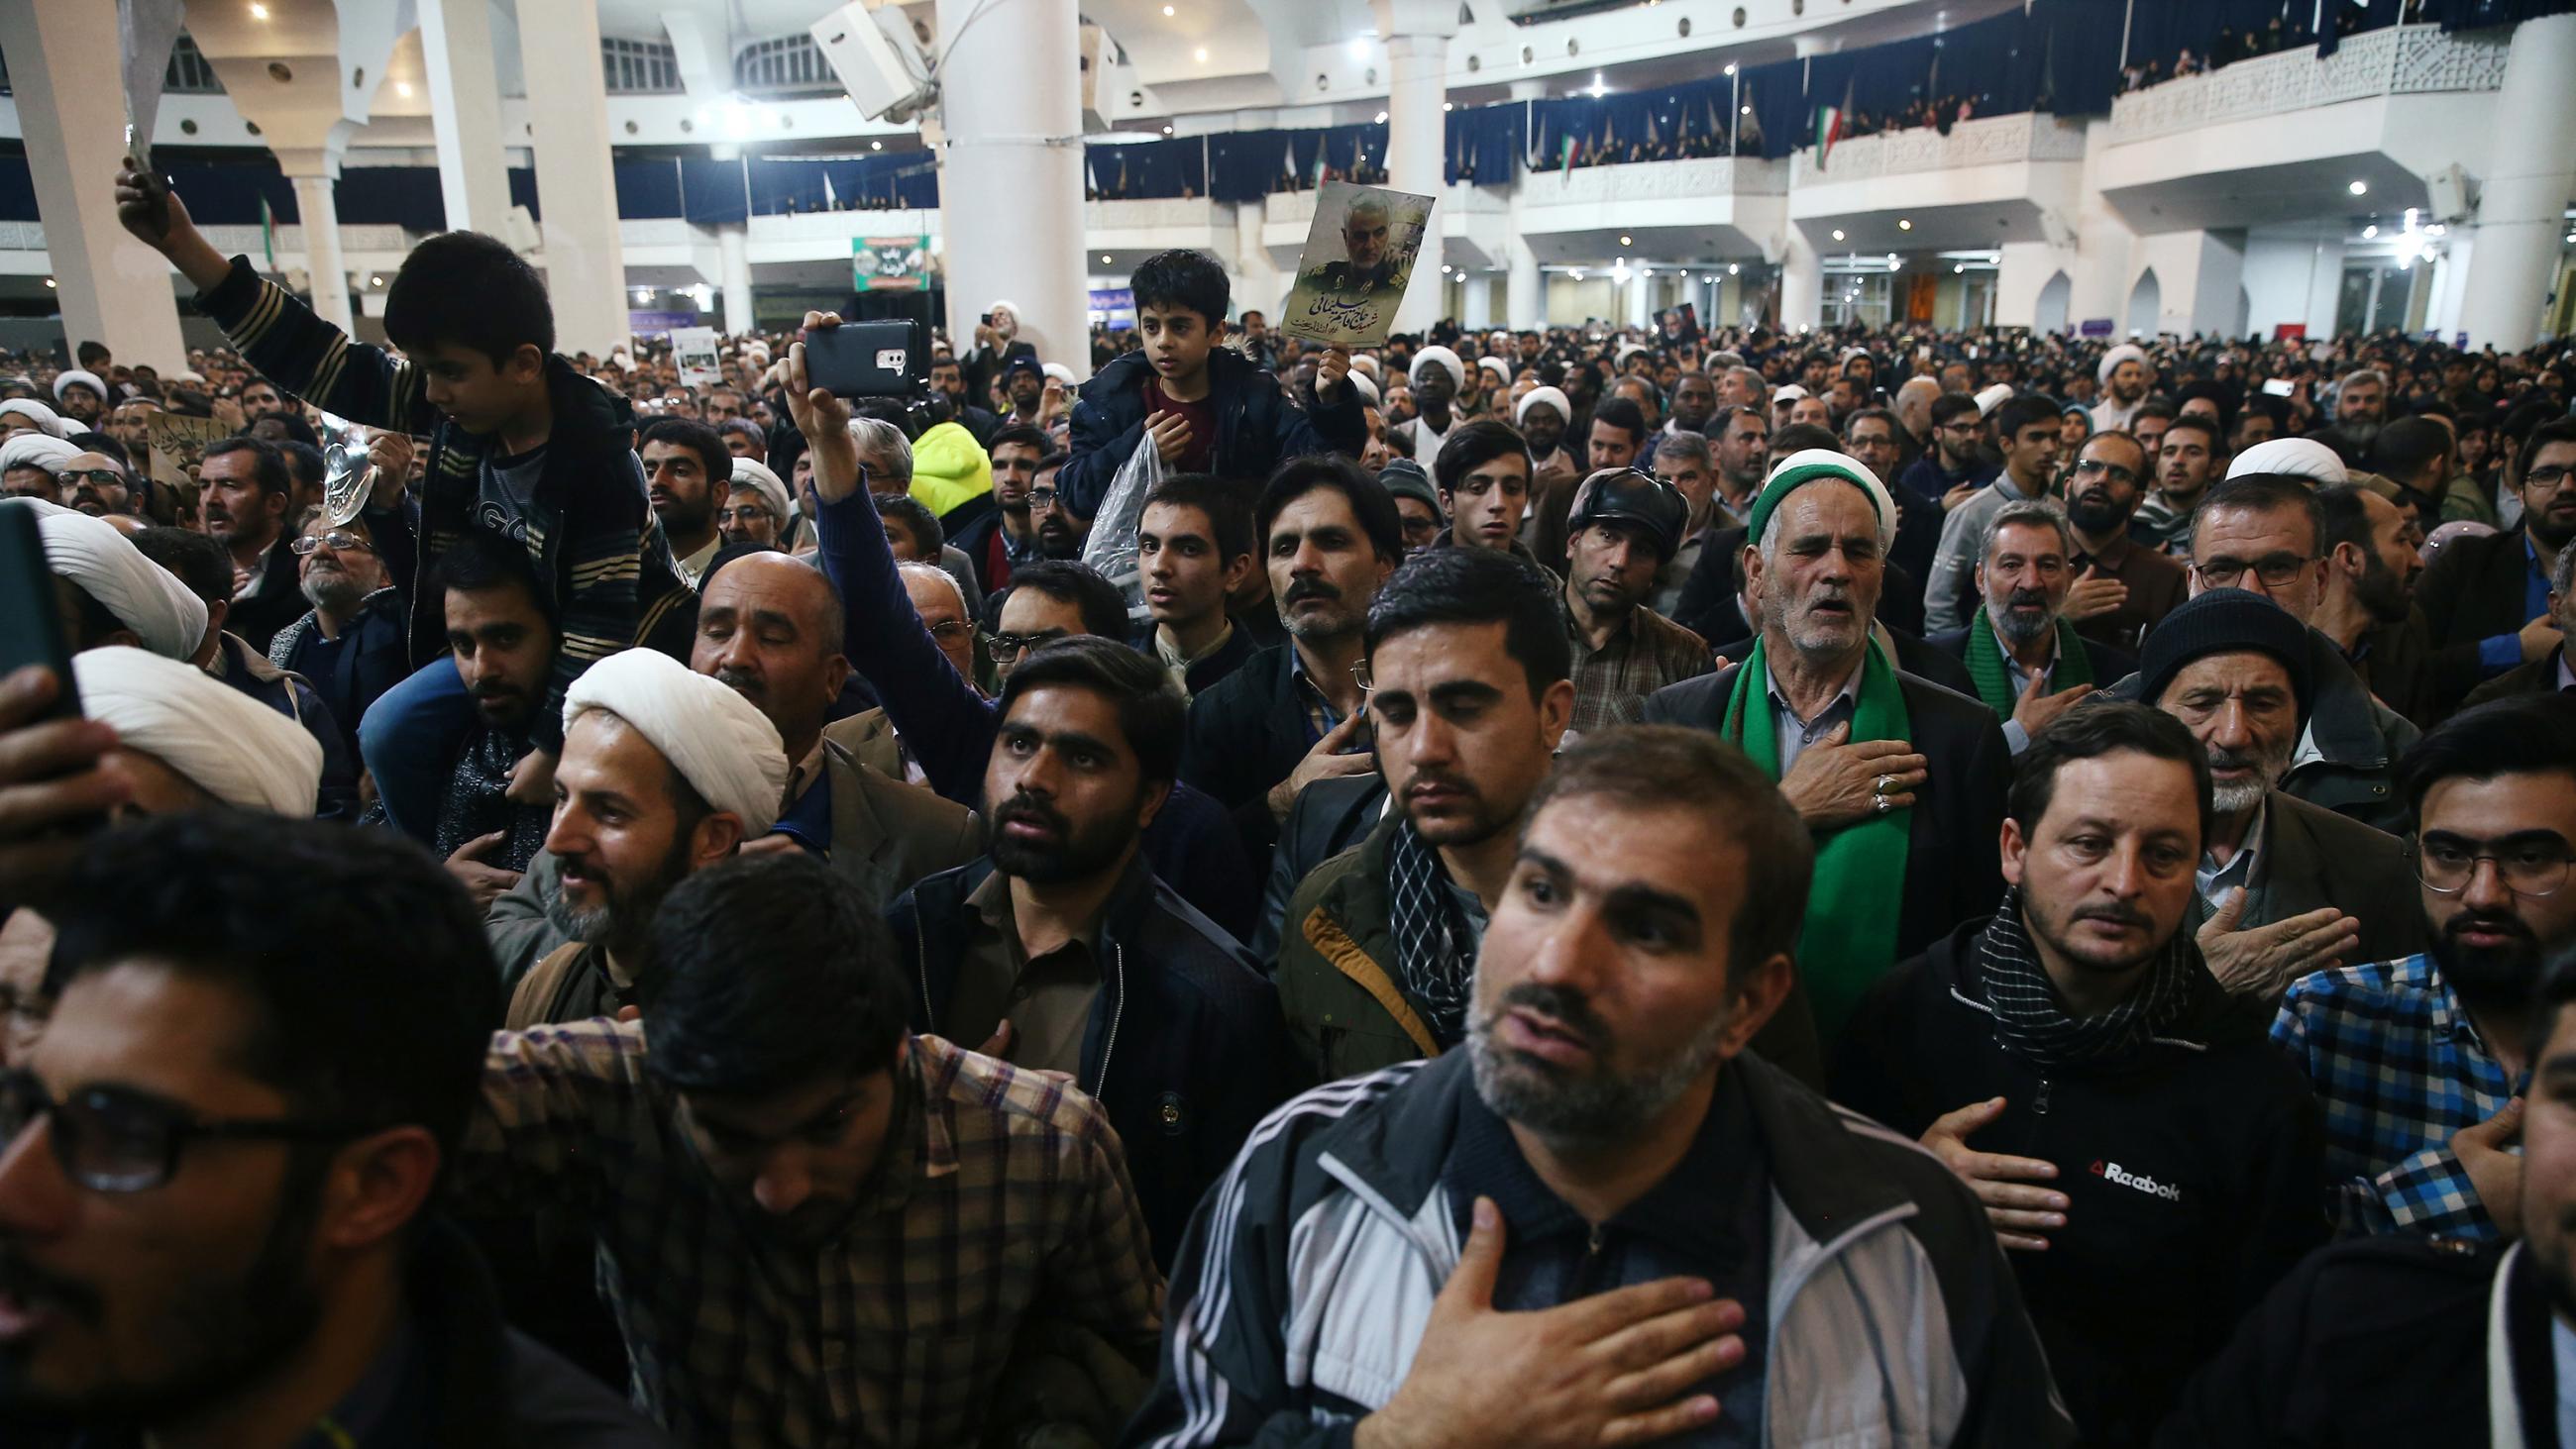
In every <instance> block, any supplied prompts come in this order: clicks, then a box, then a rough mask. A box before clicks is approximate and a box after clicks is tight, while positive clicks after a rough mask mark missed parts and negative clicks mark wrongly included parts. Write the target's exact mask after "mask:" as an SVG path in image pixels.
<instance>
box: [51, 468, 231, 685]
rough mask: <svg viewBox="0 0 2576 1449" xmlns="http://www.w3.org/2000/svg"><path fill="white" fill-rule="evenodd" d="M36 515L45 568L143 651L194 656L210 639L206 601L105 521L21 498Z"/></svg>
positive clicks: (169, 655) (175, 655) (61, 507)
mask: <svg viewBox="0 0 2576 1449" xmlns="http://www.w3.org/2000/svg"><path fill="white" fill-rule="evenodd" d="M19 502H20V503H21V504H22V505H24V506H27V507H31V508H34V509H35V510H36V513H37V518H36V536H37V537H38V538H40V539H42V540H44V544H45V567H46V568H48V569H50V570H52V571H53V572H54V573H57V574H60V575H61V576H62V577H64V578H67V579H69V580H71V581H72V582H73V583H76V584H78V585H80V587H81V592H82V593H85V594H87V595H89V596H90V597H91V598H93V599H96V600H97V601H98V604H99V607H100V608H103V609H105V610H107V611H108V612H109V613H111V614H113V615H115V616H116V621H117V622H118V623H120V624H123V625H124V626H125V627H126V628H128V629H131V630H133V631H134V634H135V637H136V638H138V639H141V640H142V641H143V647H145V648H146V649H149V650H151V651H152V652H153V653H155V654H159V655H164V656H166V657H168V658H171V659H187V658H190V657H191V656H193V655H195V654H196V652H197V646H198V645H199V644H202V643H204V642H205V639H206V601H205V600H203V599H200V598H198V597H197V596H196V595H195V594H192V593H190V592H189V591H188V586H187V585H186V584H183V583H181V582H179V578H178V576H177V575H176V574H173V573H171V572H170V571H169V570H168V569H165V568H163V567H161V566H160V565H159V564H156V563H154V562H153V561H152V560H150V559H148V558H145V557H144V556H143V550H141V549H139V548H136V547H135V546H134V541H133V540H132V539H130V538H127V537H126V536H125V535H124V534H121V533H119V532H117V531H116V526H115V525H114V524H111V523H109V522H108V521H107V520H105V519H103V518H92V517H90V516H89V515H88V514H86V513H75V512H73V511H72V510H70V509H68V508H65V507H63V506H61V505H60V504H54V503H47V502H44V501H43V500H42V499H34V498H27V499H20V500H19Z"/></svg>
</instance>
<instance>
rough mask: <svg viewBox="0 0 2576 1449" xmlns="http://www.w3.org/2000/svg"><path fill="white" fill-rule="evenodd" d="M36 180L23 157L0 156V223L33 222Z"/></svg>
mask: <svg viewBox="0 0 2576 1449" xmlns="http://www.w3.org/2000/svg"><path fill="white" fill-rule="evenodd" d="M37 219H38V218H37V216H36V178H35V177H34V176H33V175H32V174H30V173H29V172H28V170H27V158H26V157H24V156H0V221H35V220H37Z"/></svg>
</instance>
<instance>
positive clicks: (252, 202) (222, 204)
mask: <svg viewBox="0 0 2576 1449" xmlns="http://www.w3.org/2000/svg"><path fill="white" fill-rule="evenodd" d="M172 154H173V153H171V152H168V151H164V152H162V153H161V154H160V165H161V168H162V171H163V173H164V174H165V175H167V176H168V177H169V178H170V185H171V186H172V188H173V189H175V190H176V191H177V192H178V193H179V196H180V199H181V200H183V201H185V202H187V203H188V214H189V215H190V216H192V217H194V218H196V220H197V221H198V222H199V223H200V224H204V223H213V224H214V225H217V226H257V225H259V202H260V198H261V197H263V196H265V197H267V198H268V205H269V212H270V214H271V216H273V217H274V218H275V220H276V222H277V224H278V225H279V226H287V225H290V224H292V223H293V222H294V221H295V219H296V210H295V185H294V183H293V182H290V181H288V180H287V179H286V174H285V173H284V172H282V171H280V170H278V169H277V160H276V158H275V157H262V158H260V159H259V160H256V161H234V162H225V163H214V162H196V163H187V162H176V163H174V162H172V161H171V160H169V159H168V158H169V157H170V156H171V155H172Z"/></svg>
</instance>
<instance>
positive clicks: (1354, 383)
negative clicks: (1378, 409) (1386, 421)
mask: <svg viewBox="0 0 2576 1449" xmlns="http://www.w3.org/2000/svg"><path fill="white" fill-rule="evenodd" d="M1343 381H1345V382H1347V383H1349V384H1350V385H1351V391H1353V392H1355V393H1358V394H1359V395H1360V401H1361V402H1364V403H1367V404H1368V405H1369V406H1370V407H1375V406H1377V404H1378V391H1377V384H1376V383H1374V382H1371V381H1369V376H1368V374H1367V373H1365V372H1356V371H1355V372H1353V373H1351V374H1350V375H1349V376H1348V377H1346V378H1344V379H1343Z"/></svg>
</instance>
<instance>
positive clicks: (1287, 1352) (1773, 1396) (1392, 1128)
mask: <svg viewBox="0 0 2576 1449" xmlns="http://www.w3.org/2000/svg"><path fill="white" fill-rule="evenodd" d="M1432 557H1436V555H1430V556H1426V558H1425V559H1424V560H1417V561H1416V564H1415V566H1419V565H1420V564H1422V563H1424V562H1427V561H1428V560H1429V559H1430V558H1432ZM1489 627H1490V626H1489ZM1478 678H1479V682H1480V683H1485V684H1486V687H1489V688H1490V687H1493V686H1494V685H1495V684H1497V683H1499V684H1500V687H1501V688H1503V689H1505V690H1507V691H1514V692H1517V691H1516V689H1515V686H1516V683H1517V681H1511V682H1504V681H1510V674H1509V673H1508V672H1506V673H1504V674H1503V675H1501V676H1500V678H1499V679H1497V677H1496V676H1494V675H1490V674H1488V675H1483V676H1479V677H1478ZM1561 687H1562V686H1559V688H1561ZM1415 703H1416V707H1419V705H1420V703H1422V702H1421V701H1416V702H1415ZM1809 862H1810V856H1809V851H1808V845H1807V840H1806V831H1805V829H1804V827H1803V826H1802V825H1801V824H1800V822H1799V821H1798V819H1797V818H1796V816H1795V814H1794V813H1793V812H1791V811H1790V810H1789V809H1788V808H1787V806H1786V805H1785V804H1784V803H1783V802H1782V801H1781V799H1780V797H1779V795H1778V793H1777V792H1776V791H1775V790H1774V789H1773V788H1772V785H1771V782H1770V781H1769V780H1768V779H1767V778H1766V777H1765V776H1764V775H1763V774H1762V773H1761V772H1760V771H1759V770H1757V769H1755V768H1753V767H1751V766H1750V765H1748V764H1747V763H1746V761H1745V760H1744V758H1743V756H1742V755H1741V754H1739V753H1738V752H1736V751H1734V750H1731V749H1729V748H1727V747H1726V746H1725V745H1723V744H1721V743H1719V742H1718V741H1716V740H1714V739H1711V738H1709V737H1708V736H1706V735H1704V734H1700V733H1697V732H1694V731H1686V730H1674V729H1652V728H1636V727H1625V728H1620V729H1615V730H1608V731H1604V732H1603V733H1601V734H1600V735H1598V736H1595V737H1594V738H1592V739H1589V740H1586V741H1584V742H1583V743H1581V744H1579V745H1577V746H1575V747H1574V748H1573V749H1571V750H1569V751H1567V753H1566V756H1565V758H1564V759H1563V760H1562V761H1561V762H1560V763H1559V765H1558V768H1557V769H1556V771H1555V772H1554V773H1553V774H1552V775H1550V776H1549V777H1548V780H1547V782H1546V784H1544V785H1543V786H1541V787H1540V788H1539V791H1538V793H1537V795H1536V796H1535V797H1534V799H1533V800H1532V802H1531V804H1530V806H1529V819H1528V822H1527V824H1526V825H1525V826H1524V827H1523V828H1522V830H1521V831H1520V834H1519V838H1518V841H1517V843H1516V845H1515V846H1514V847H1513V849H1512V853H1511V855H1510V857H1509V865H1508V869H1507V873H1506V876H1505V879H1504V881H1503V884H1502V891H1501V895H1500V897H1499V899H1498V900H1497V901H1496V902H1495V905H1494V910H1493V918H1492V922H1491V924H1490V925H1489V926H1488V927H1487V928H1486V930H1485V933H1484V938H1483V944H1482V946H1481V948H1480V949H1479V951H1478V953H1477V955H1476V959H1475V965H1474V971H1473V974H1472V980H1469V979H1465V978H1462V979H1461V980H1460V981H1459V983H1458V985H1457V987H1455V988H1453V990H1454V991H1458V992H1463V993H1465V997H1464V999H1462V1000H1460V1001H1459V1002H1458V1004H1457V1006H1456V1008H1455V1011H1456V1013H1457V1016H1458V1019H1459V1021H1460V1022H1461V1028H1460V1030H1461V1032H1462V1035H1463V1038H1464V1042H1465V1047H1466V1049H1465V1050H1463V1051H1456V1052H1450V1053H1447V1054H1445V1055H1443V1056H1442V1057H1440V1058H1438V1059H1436V1060H1433V1061H1430V1062H1427V1063H1415V1064H1407V1065H1402V1066H1396V1067H1392V1068H1390V1069H1388V1070H1385V1071H1380V1072H1376V1073H1372V1074H1371V1075H1368V1076H1365V1077H1361V1078H1357V1079H1355V1080H1350V1081H1343V1082H1336V1083H1332V1084H1330V1085H1328V1086H1325V1087H1322V1088H1319V1089H1317V1090H1315V1091H1313V1092H1309V1093H1307V1094H1306V1095H1305V1096H1303V1097H1300V1098H1298V1099H1297V1100H1296V1101H1294V1102H1292V1103H1290V1104H1289V1105H1288V1106H1287V1107H1286V1108H1284V1109H1282V1110H1281V1111H1280V1112H1279V1113H1277V1114H1275V1115H1274V1116H1273V1117H1272V1118H1271V1119H1270V1121H1269V1122H1268V1123H1267V1124H1265V1127H1264V1129H1263V1131H1262V1132H1261V1133H1260V1134H1259V1135H1258V1136H1257V1137H1256V1138H1255V1139H1254V1140H1253V1141H1252V1142H1251V1143H1250V1144H1249V1145H1248V1146H1247V1147H1246V1149H1245V1151H1244V1152H1243V1154H1242V1155H1241V1156H1240V1157H1239V1158H1238V1159H1237V1161H1236V1163H1235V1165H1234V1166H1233V1167H1232V1168H1231V1169H1230V1170H1229V1171H1228V1172H1227V1174H1226V1175H1225V1177H1224V1178H1223V1179H1221V1180H1220V1182H1219V1184H1218V1186H1217V1187H1216V1189H1215V1190H1214V1191H1211V1192H1210V1193H1209V1194H1208V1196H1207V1198H1206V1199H1205V1200H1204V1201H1203V1203H1202V1204H1201V1207H1200V1211H1199V1215H1198V1218H1197V1221H1196V1222H1195V1223H1194V1224H1193V1227H1192V1230H1191V1241H1192V1242H1193V1243H1194V1244H1199V1245H1202V1247H1203V1251H1196V1252H1192V1253H1189V1254H1185V1255H1184V1256H1183V1258H1182V1260H1181V1262H1180V1264H1179V1266H1178V1268H1177V1270H1176V1272H1175V1274H1174V1278H1173V1283H1172V1288H1171V1293H1170V1298H1169V1308H1168V1326H1167V1328H1166V1333H1165V1342H1164V1352H1163V1355H1162V1360H1161V1377H1160V1379H1159V1381H1158V1382H1157V1384H1156V1387H1155V1391H1154V1393H1153V1395H1152V1397H1150V1398H1149V1399H1148V1400H1147V1401H1146V1403H1145V1405H1144V1407H1143V1408H1142V1409H1141V1410H1140V1411H1139V1413H1138V1415H1137V1418H1136V1419H1135V1421H1134V1423H1133V1424H1132V1425H1131V1427H1130V1430H1129V1435H1128V1438H1129V1441H1130V1442H1134V1443H1155V1444H1169V1445H1183V1446H1200V1445H1216V1444H1249V1443H1256V1442H1258V1443H1277V1444H1318V1445H1320V1444H1350V1445H1353V1446H1356V1449H1377V1446H1395V1445H1408V1446H1410V1445H1420V1446H1432V1445H1437V1446H1453V1445H1454V1446H1470V1445H1476V1446H1481V1445H1491V1444H1513V1445H1522V1446H1532V1449H1561V1446H1576V1445H1581V1446H1586V1449H1590V1446H1595V1445H1601V1444H1639V1443H1647V1442H1671V1443H1692V1444H1705V1443H1733V1442H1753V1441H1755V1440H1757V1439H1768V1440H1770V1441H1773V1442H1780V1443H1830V1442H1837V1441H1850V1442H1878V1441H1879V1440H1881V1439H1884V1438H1885V1437H1886V1435H1887V1432H1888V1430H1887V1426H1888V1425H1889V1424H1891V1423H1896V1424H1906V1425H1912V1426H1916V1427H1917V1429H1918V1430H1919V1432H1920V1433H1921V1434H1922V1436H1923V1437H1924V1439H1925V1441H1926V1442H1932V1443H1944V1444H1955V1445H1959V1446H1961V1449H1984V1446H2002V1445H2013V1446H2027V1449H2046V1446H2051V1445H2061V1444H2065V1443H2068V1442H2070V1441H2071V1439H2072V1437H2073V1435H2072V1430H2071V1428H2070V1426H2069V1425H2068V1424H2067V1423H2066V1420H2065V1418H2064V1415H2063V1413H2062V1411H2061V1410H2059V1409H2058V1407H2057V1406H2056V1404H2055V1402H2054V1400H2053V1396H2052V1394H2051V1393H2050V1391H2049V1389H2048V1386H2047V1385H2048V1369H2047V1366H2046V1364H2045V1362H2044V1361H2043V1359H2042V1357H2041V1354H2040V1350H2039V1348H2038V1345H2037V1343H2036V1341H2035V1340H2034V1338H2033V1336H2032V1333H2031V1329H2030V1324H2029V1321H2028V1320H2027V1319H2026V1318H2025V1317H2024V1316H2023V1314H2022V1311H2021V1306H2020V1302H2019V1298H2018V1295H2016V1294H2015V1293H2014V1292H2013V1291H2012V1289H2011V1288H2010V1287H2009V1286H2008V1270H2007V1269H2006V1267H2005V1265H2004V1263H2003V1259H2002V1254H2001V1253H2000V1252H1998V1251H1997V1250H1996V1248H1995V1247H1994V1243H1993V1237H1992V1234H1991V1232H1990V1231H1989V1230H1988V1228H1987V1227H1986V1226H1985V1224H1984V1222H1983V1220H1982V1217H1981V1215H1980V1214H1979V1213H1978V1211H1977V1206H1976V1202H1975V1200H1974V1199H1973V1198H1972V1197H1970V1196H1969V1194H1968V1192H1967V1190H1966V1189H1965V1188H1963V1187H1962V1186H1961V1185H1960V1184H1959V1182H1958V1181H1957V1179H1955V1178H1953V1177H1951V1176H1950V1175H1949V1174H1948V1173H1946V1172H1944V1171H1942V1170H1941V1168H1940V1166H1939V1164H1938V1163H1937V1162H1935V1161H1934V1160H1933V1159H1931V1158H1930V1157H1929V1156H1927V1155H1926V1154H1924V1153H1922V1152H1919V1151H1916V1150H1915V1149H1914V1148H1913V1147H1912V1146H1911V1145H1910V1144H1905V1143H1901V1142H1895V1141H1891V1140H1889V1137H1888V1135H1887V1134H1886V1133H1885V1132H1884V1131H1883V1130H1882V1129H1879V1128H1877V1127H1875V1126H1874V1125H1869V1124H1864V1123H1863V1122H1862V1121H1861V1120H1860V1119H1859V1118H1857V1117H1854V1116H1848V1115H1845V1114H1843V1113H1841V1112H1840V1111H1839V1110H1838V1109H1836V1108H1834V1107H1832V1106H1830V1105H1829V1104H1828V1103H1826V1102H1825V1101H1824V1099H1823V1098H1822V1097H1820V1096H1818V1095H1816V1094H1815V1093H1813V1092H1811V1091H1809V1090H1808V1089H1806V1088H1804V1087H1801V1086H1799V1085H1798V1084H1797V1083H1796V1082H1794V1081H1793V1080H1792V1079H1791V1078H1789V1077H1788V1076H1787V1075H1785V1074H1784V1073H1782V1072H1781V1071H1780V1070H1779V1069H1778V1068H1777V1067H1774V1066H1772V1065H1771V1064H1770V1063H1769V1062H1767V1061H1765V1060H1764V1059H1763V1058H1762V1057H1761V1055H1760V1054H1758V1053H1755V1052H1751V1051H1748V1050H1747V1049H1746V1048H1747V1047H1748V1046H1749V1044H1750V1043H1751V1041H1752V1039H1753V1037H1754V1034H1755V1033H1756V1031H1757V1030H1759V1029H1760V1028H1761V1026H1762V1025H1763V1024H1764V1022H1765V1021H1766V1020H1767V1019H1768V1018H1769V1017H1770V1016H1771V1015H1772V1014H1773V1013H1774V1012H1775V1011H1777V1010H1778V1009H1780V1007H1781V1006H1782V1004H1783V1002H1785V1001H1786V1000H1787V999H1788V997H1789V994H1790V991H1791V988H1792V986H1793V983H1794V979H1795V975H1796V968H1795V967H1794V966H1793V964H1792V962H1791V955H1790V953H1791V950H1792V948H1793V947H1794V946H1795V945H1796V944H1797V941H1798V926H1799V922H1800V921H1801V919H1803V918H1804V916H1805V914H1806V906H1807V902H1806V899H1805V894H1806V889H1805V888H1806V884H1807V878H1808V867H1809ZM1756 1426H1759V1427H1758V1428H1757V1427H1756Z"/></svg>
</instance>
